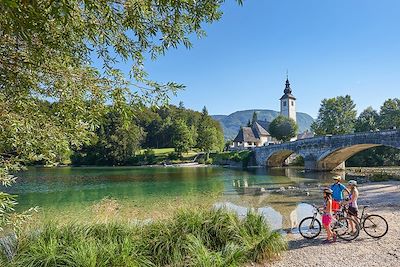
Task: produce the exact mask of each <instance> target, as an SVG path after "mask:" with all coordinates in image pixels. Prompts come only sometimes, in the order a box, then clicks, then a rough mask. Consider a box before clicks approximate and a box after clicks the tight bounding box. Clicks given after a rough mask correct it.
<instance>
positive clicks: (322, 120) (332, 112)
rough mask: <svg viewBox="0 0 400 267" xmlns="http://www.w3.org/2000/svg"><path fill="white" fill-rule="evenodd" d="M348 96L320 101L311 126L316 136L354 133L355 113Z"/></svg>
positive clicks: (353, 105) (352, 103)
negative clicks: (315, 118) (316, 116)
mask: <svg viewBox="0 0 400 267" xmlns="http://www.w3.org/2000/svg"><path fill="white" fill-rule="evenodd" d="M355 107H356V106H355V104H354V102H353V100H352V99H351V97H350V96H349V95H346V96H338V97H336V98H329V99H324V100H322V103H321V107H320V109H319V112H318V118H317V120H316V121H315V122H314V123H313V124H312V125H311V129H312V131H313V132H315V134H316V135H326V134H347V133H353V132H354V123H355V121H356V116H357V111H356V110H355Z"/></svg>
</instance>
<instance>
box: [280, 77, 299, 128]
mask: <svg viewBox="0 0 400 267" xmlns="http://www.w3.org/2000/svg"><path fill="white" fill-rule="evenodd" d="M283 93H284V95H283V96H282V97H281V99H280V100H281V115H282V116H285V117H287V118H291V119H293V120H294V121H295V122H296V121H297V120H296V98H295V97H294V96H293V95H292V89H291V88H290V82H289V77H286V85H285V90H284V91H283Z"/></svg>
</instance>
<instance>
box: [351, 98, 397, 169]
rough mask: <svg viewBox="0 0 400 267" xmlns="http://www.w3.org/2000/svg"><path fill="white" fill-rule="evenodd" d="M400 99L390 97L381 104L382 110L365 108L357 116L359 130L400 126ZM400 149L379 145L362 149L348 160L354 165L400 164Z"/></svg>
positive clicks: (356, 126) (357, 128) (357, 129)
mask: <svg viewBox="0 0 400 267" xmlns="http://www.w3.org/2000/svg"><path fill="white" fill-rule="evenodd" d="M399 118H400V100H399V99H397V98H395V99H388V100H386V101H385V102H384V103H383V105H382V106H381V109H380V112H379V114H378V112H376V111H375V110H373V109H372V108H371V107H369V108H367V109H366V110H364V111H363V112H362V113H361V114H360V116H359V117H358V118H357V121H356V125H355V129H356V131H357V132H366V131H376V130H378V129H379V130H387V129H392V128H394V127H396V128H397V127H400V119H399ZM399 164H400V151H399V150H398V149H396V148H392V147H377V148H371V149H368V150H365V151H362V152H360V153H358V154H356V155H354V156H353V157H351V158H350V159H348V160H347V161H346V165H348V166H354V167H380V166H398V165H399Z"/></svg>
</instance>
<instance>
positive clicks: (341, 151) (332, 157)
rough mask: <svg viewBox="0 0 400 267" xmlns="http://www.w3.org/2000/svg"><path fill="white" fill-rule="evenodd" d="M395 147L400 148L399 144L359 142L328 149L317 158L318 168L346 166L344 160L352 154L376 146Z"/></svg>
mask: <svg viewBox="0 0 400 267" xmlns="http://www.w3.org/2000/svg"><path fill="white" fill-rule="evenodd" d="M380 146H386V147H393V148H397V149H399V147H398V146H393V145H385V144H357V145H350V146H345V147H341V148H336V149H332V150H328V151H326V152H325V153H323V154H322V155H320V157H319V158H318V159H317V165H318V166H317V168H318V169H319V170H334V169H342V168H344V167H345V166H344V162H346V160H348V159H349V158H351V157H352V156H354V155H356V154H358V153H360V152H362V151H365V150H368V149H370V148H374V147H380Z"/></svg>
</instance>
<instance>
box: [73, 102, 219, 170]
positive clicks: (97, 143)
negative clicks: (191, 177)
mask: <svg viewBox="0 0 400 267" xmlns="http://www.w3.org/2000/svg"><path fill="white" fill-rule="evenodd" d="M223 147H224V137H223V131H222V128H221V126H220V124H219V122H217V121H215V120H213V119H212V118H211V117H210V116H209V114H208V111H207V109H206V108H205V107H204V108H203V110H202V112H197V111H193V110H190V109H186V108H185V107H184V105H183V103H180V104H179V106H178V107H177V106H174V105H167V106H162V107H159V108H156V107H147V106H138V105H136V106H134V107H130V108H128V109H126V108H125V109H124V112H121V111H120V110H116V109H115V108H111V107H110V110H109V111H108V112H106V114H105V115H104V116H103V118H102V121H101V124H100V127H99V128H98V129H97V130H96V131H95V135H94V136H93V138H92V141H91V143H90V144H87V145H85V146H83V147H82V148H81V149H79V150H76V151H75V152H74V154H73V155H72V156H71V160H72V163H73V164H75V165H129V164H137V163H138V162H140V161H141V157H143V156H146V155H142V154H140V153H139V151H140V150H141V149H143V148H145V149H152V148H174V149H175V155H172V156H173V157H177V158H179V157H182V154H183V153H185V152H188V151H189V150H190V149H193V148H197V149H199V150H201V151H204V152H206V153H209V152H211V151H220V150H222V148H223ZM147 154H149V153H148V151H147Z"/></svg>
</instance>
